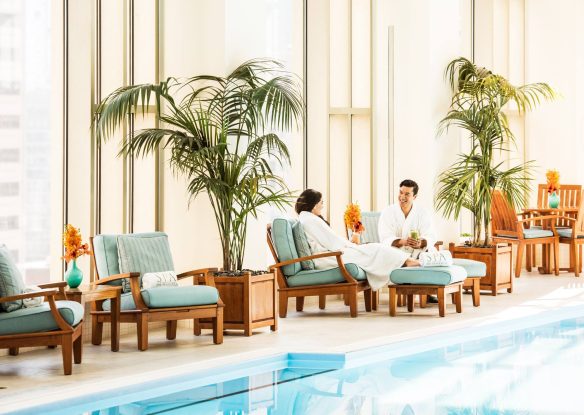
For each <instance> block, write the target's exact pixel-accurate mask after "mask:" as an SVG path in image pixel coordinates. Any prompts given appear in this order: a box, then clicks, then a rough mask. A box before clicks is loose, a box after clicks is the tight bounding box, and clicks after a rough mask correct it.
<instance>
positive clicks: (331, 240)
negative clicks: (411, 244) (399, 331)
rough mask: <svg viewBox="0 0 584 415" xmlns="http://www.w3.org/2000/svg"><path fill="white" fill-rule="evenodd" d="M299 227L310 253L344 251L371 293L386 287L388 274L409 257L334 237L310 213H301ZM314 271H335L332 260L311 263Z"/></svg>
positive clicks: (332, 258)
mask: <svg viewBox="0 0 584 415" xmlns="http://www.w3.org/2000/svg"><path fill="white" fill-rule="evenodd" d="M299 220H300V223H302V227H303V228H304V232H305V233H306V239H307V240H308V244H309V245H310V249H311V251H312V253H314V254H316V253H320V252H326V251H343V256H342V259H343V262H344V263H345V264H349V263H352V264H356V265H358V266H359V267H361V268H362V269H363V270H364V271H365V272H366V273H367V280H368V281H369V285H370V286H371V288H372V289H373V290H378V289H380V288H381V287H383V286H385V285H387V284H388V283H389V274H391V271H393V270H394V269H396V268H399V267H401V266H402V265H403V264H404V262H405V261H406V259H407V258H409V255H408V254H407V253H406V252H403V251H401V250H399V249H397V248H394V247H391V246H384V245H382V244H378V243H371V244H364V245H357V244H354V243H352V242H350V241H348V240H346V239H343V238H341V237H340V236H337V235H336V234H335V233H334V232H333V231H332V229H331V228H330V226H328V225H327V224H326V223H325V222H324V221H323V220H322V219H321V218H319V217H318V216H316V215H315V214H313V213H311V212H300V215H299ZM314 265H315V267H316V269H328V268H334V267H337V266H338V264H337V261H336V259H335V257H329V258H318V259H315V260H314Z"/></svg>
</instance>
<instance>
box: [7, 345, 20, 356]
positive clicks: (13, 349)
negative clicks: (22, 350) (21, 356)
mask: <svg viewBox="0 0 584 415" xmlns="http://www.w3.org/2000/svg"><path fill="white" fill-rule="evenodd" d="M8 354H9V355H10V356H18V347H10V348H9V349H8Z"/></svg>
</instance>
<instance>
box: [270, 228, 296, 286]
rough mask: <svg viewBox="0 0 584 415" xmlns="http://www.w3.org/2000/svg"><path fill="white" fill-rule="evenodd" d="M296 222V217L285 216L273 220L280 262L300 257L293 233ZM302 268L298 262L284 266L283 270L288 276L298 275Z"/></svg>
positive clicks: (275, 242)
mask: <svg viewBox="0 0 584 415" xmlns="http://www.w3.org/2000/svg"><path fill="white" fill-rule="evenodd" d="M296 222H297V221H296V220H294V219H284V218H276V219H274V222H272V240H273V241H274V248H275V249H276V253H277V254H278V261H280V262H284V261H289V260H291V259H297V258H299V257H298V251H297V250H296V245H295V243H294V235H293V234H292V225H294V224H296ZM301 269H302V267H301V265H300V264H299V263H298V262H297V263H294V264H290V265H285V266H283V267H282V272H283V273H284V275H286V276H287V277H290V276H292V275H296V273H298V272H299V271H300V270H301Z"/></svg>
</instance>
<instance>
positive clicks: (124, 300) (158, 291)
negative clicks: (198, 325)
mask: <svg viewBox="0 0 584 415" xmlns="http://www.w3.org/2000/svg"><path fill="white" fill-rule="evenodd" d="M141 292H142V300H143V301H144V303H145V304H146V305H147V306H148V307H149V308H167V307H186V306H193V305H207V304H217V301H218V300H219V293H218V292H217V289H216V288H215V287H209V286H206V285H184V286H179V287H156V288H149V289H147V290H142V291H141ZM102 307H103V309H104V310H106V311H110V310H111V301H110V300H106V301H104V302H103V305H102ZM120 308H121V309H122V310H134V309H136V305H135V304H134V299H133V298H132V293H125V294H122V296H121V304H120Z"/></svg>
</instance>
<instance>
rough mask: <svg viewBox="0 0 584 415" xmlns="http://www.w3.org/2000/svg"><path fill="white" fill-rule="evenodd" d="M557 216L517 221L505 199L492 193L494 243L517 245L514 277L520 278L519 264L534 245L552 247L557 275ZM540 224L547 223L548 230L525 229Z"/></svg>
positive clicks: (497, 192)
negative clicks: (526, 250)
mask: <svg viewBox="0 0 584 415" xmlns="http://www.w3.org/2000/svg"><path fill="white" fill-rule="evenodd" d="M557 219H558V216H557V215H545V216H534V217H527V218H524V219H519V218H518V215H517V214H516V213H515V211H514V210H513V208H512V207H511V205H510V204H509V202H508V201H507V199H506V197H505V196H504V195H503V194H502V193H501V192H500V191H498V190H495V191H494V192H493V197H492V202H491V227H492V239H493V242H494V243H498V242H508V243H512V244H515V245H517V259H516V263H515V277H516V278H519V277H520V276H521V264H522V261H523V252H524V251H525V248H526V247H527V249H530V248H531V245H535V244H550V245H553V251H554V273H555V275H559V268H558V256H559V239H558V235H557V233H556V228H555V223H556V222H555V221H556V220H557ZM537 221H539V222H541V223H543V224H544V225H545V224H546V223H549V226H550V229H540V228H526V227H525V226H526V225H527V224H531V223H534V222H537Z"/></svg>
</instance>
